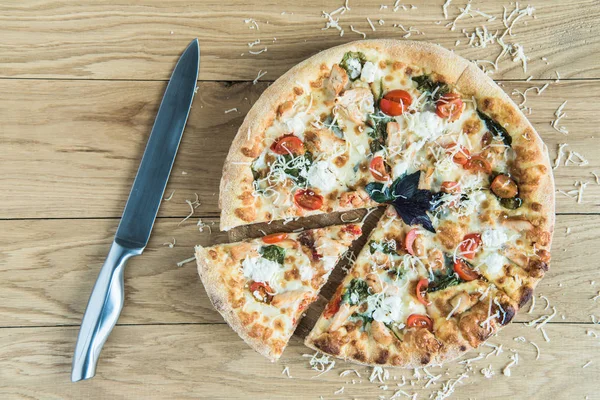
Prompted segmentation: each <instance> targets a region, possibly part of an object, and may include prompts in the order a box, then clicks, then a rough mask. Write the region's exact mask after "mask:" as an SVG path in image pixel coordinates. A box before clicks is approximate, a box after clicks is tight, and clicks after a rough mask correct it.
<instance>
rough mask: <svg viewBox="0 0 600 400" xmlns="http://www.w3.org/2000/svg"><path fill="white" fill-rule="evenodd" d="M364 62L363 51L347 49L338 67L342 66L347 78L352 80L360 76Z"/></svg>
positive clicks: (365, 58) (365, 59)
mask: <svg viewBox="0 0 600 400" xmlns="http://www.w3.org/2000/svg"><path fill="white" fill-rule="evenodd" d="M365 62H367V57H365V55H364V54H363V53H361V52H360V51H349V52H347V53H346V54H344V57H342V61H341V62H340V67H342V68H344V69H345V70H346V72H347V73H348V78H350V80H351V81H354V80H356V79H358V77H359V76H360V73H361V71H362V67H363V65H365Z"/></svg>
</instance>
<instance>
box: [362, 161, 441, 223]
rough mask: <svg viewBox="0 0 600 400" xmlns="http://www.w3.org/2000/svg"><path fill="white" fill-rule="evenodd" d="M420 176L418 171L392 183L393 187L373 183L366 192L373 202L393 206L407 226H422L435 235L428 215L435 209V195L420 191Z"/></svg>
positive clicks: (423, 190)
mask: <svg viewBox="0 0 600 400" xmlns="http://www.w3.org/2000/svg"><path fill="white" fill-rule="evenodd" d="M420 176H421V171H417V172H415V173H413V174H410V175H406V176H402V177H399V178H397V179H396V180H395V181H394V182H392V184H391V186H385V185H384V184H383V183H380V182H371V183H368V184H367V185H366V186H365V190H366V191H367V193H368V194H369V197H371V199H372V200H373V201H376V202H378V203H390V204H392V205H393V206H394V208H395V209H396V213H397V214H398V216H400V218H402V220H403V221H404V223H405V224H407V225H421V226H422V227H423V228H425V229H427V230H428V231H430V232H433V233H435V228H434V227H433V223H432V222H431V220H430V219H429V216H428V215H427V211H431V210H432V209H433V204H432V200H433V193H431V192H430V191H429V190H425V189H419V178H420Z"/></svg>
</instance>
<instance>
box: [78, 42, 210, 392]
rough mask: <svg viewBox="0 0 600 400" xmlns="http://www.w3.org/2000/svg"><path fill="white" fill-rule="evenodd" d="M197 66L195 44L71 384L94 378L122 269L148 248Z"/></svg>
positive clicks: (97, 298)
mask: <svg viewBox="0 0 600 400" xmlns="http://www.w3.org/2000/svg"><path fill="white" fill-rule="evenodd" d="M199 61H200V46H199V44H198V39H194V40H193V41H192V42H191V43H190V44H189V45H188V47H187V48H186V49H185V51H184V52H183V54H182V55H181V57H180V58H179V61H178V62H177V65H176V66H175V69H174V70H173V74H172V75H171V79H170V81H169V84H168V85H167V89H166V90H165V94H164V96H163V99H162V102H161V103H160V108H159V109H158V114H157V115H156V119H155V120H154V126H153V127H152V132H151V133H150V138H149V139H148V144H147V145H146V150H145V151H144V155H143V156H142V162H141V163H140V167H139V169H138V172H137V175H136V177H135V180H134V181H133V186H132V188H131V193H130V194H129V198H128V199H127V204H126V205H125V210H124V211H123V216H122V217H121V222H120V223H119V227H118V229H117V234H116V235H115V239H114V241H113V243H112V245H111V247H110V250H109V252H108V256H107V257H106V261H105V262H104V265H103V266H102V269H101V270H100V274H99V275H98V279H97V280H96V284H95V285H94V289H93V290H92V294H91V296H90V300H89V301H88V305H87V308H86V310H85V314H84V315H83V320H82V321H81V328H80V330H79V336H78V337H77V345H76V346H75V354H74V355H73V367H72V370H71V380H72V381H73V382H77V381H80V380H82V379H89V378H92V377H93V376H94V375H95V373H96V363H97V362H98V357H99V356H100V351H101V350H102V346H103V345H104V343H105V342H106V339H107V338H108V335H110V332H111V331H112V329H113V328H114V326H115V324H116V323H117V319H118V318H119V314H120V313H121V310H122V309H123V299H124V297H125V291H124V287H123V269H124V268H125V263H126V262H127V260H128V259H129V258H131V257H133V256H139V255H140V254H142V252H143V251H144V248H145V247H146V245H147V244H148V239H149V238H150V232H151V231H152V226H153V225H154V220H155V219H156V214H157V213H158V207H159V206H160V203H161V201H162V198H163V196H164V192H165V187H166V186H167V180H168V179H169V174H170V173H171V168H172V167H173V162H174V161H175V155H176V154H177V149H178V148H179V142H180V141H181V136H182V135H183V129H184V128H185V124H186V122H187V118H188V115H189V112H190V107H191V105H192V100H193V98H194V91H195V89H196V80H197V79H198V67H199Z"/></svg>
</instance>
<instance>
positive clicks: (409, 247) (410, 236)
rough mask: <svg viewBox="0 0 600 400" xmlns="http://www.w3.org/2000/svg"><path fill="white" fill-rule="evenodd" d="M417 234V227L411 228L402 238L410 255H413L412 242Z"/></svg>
mask: <svg viewBox="0 0 600 400" xmlns="http://www.w3.org/2000/svg"><path fill="white" fill-rule="evenodd" d="M417 235H419V230H418V229H417V228H413V229H411V230H410V231H408V233H407V234H406V238H405V239H404V245H405V246H406V251H408V254H410V255H411V256H414V255H415V250H414V249H413V244H414V242H415V239H416V238H417Z"/></svg>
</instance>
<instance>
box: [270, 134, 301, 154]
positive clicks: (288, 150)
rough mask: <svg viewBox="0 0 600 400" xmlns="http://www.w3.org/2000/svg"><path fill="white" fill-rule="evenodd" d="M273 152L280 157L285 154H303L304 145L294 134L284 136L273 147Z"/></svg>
mask: <svg viewBox="0 0 600 400" xmlns="http://www.w3.org/2000/svg"><path fill="white" fill-rule="evenodd" d="M271 150H272V151H273V152H274V153H276V154H280V155H284V154H296V155H297V154H303V153H304V143H302V140H300V138H298V137H297V136H294V135H292V134H289V135H283V136H282V137H280V138H279V139H277V140H276V141H275V142H274V143H273V144H272V145H271Z"/></svg>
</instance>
